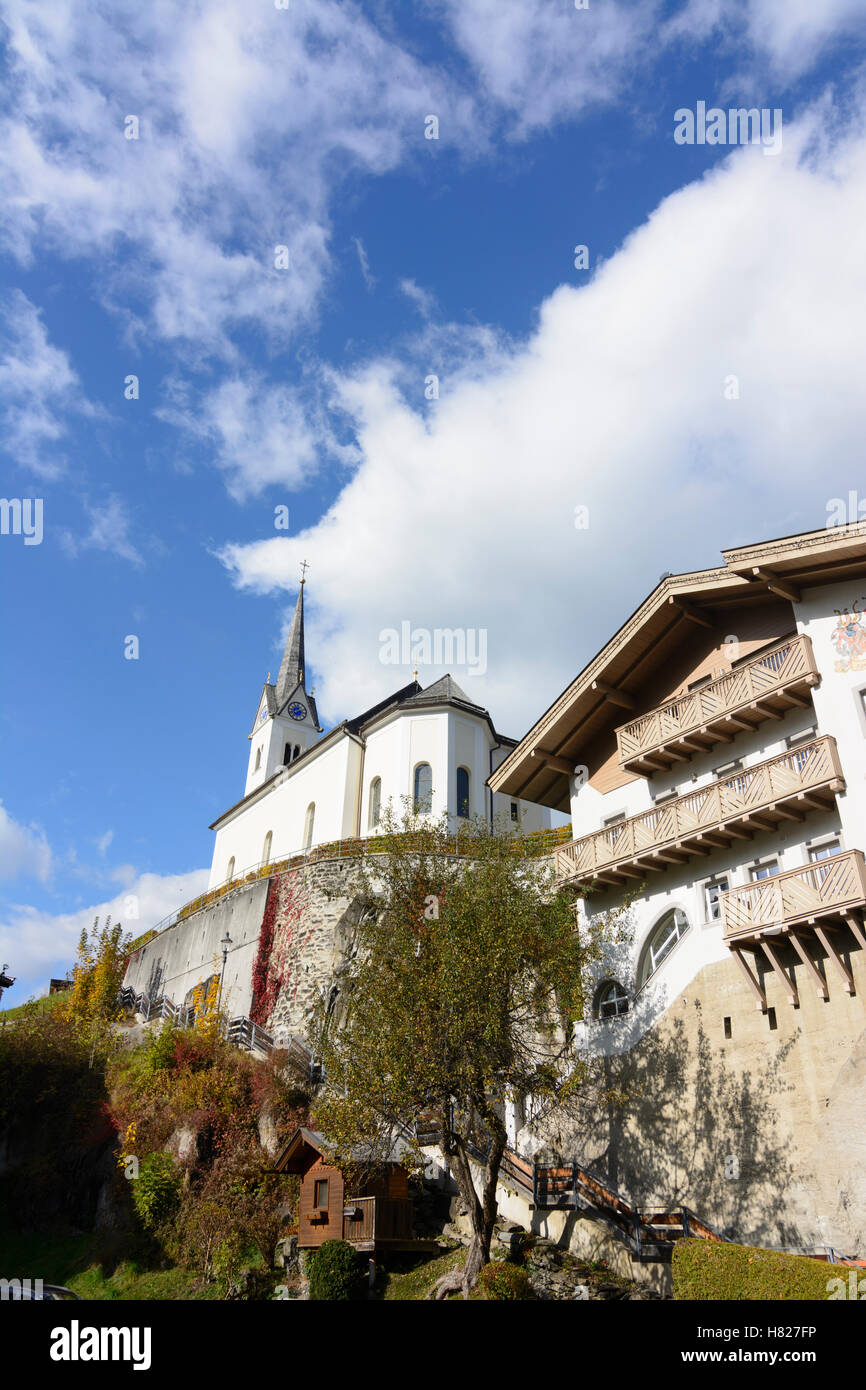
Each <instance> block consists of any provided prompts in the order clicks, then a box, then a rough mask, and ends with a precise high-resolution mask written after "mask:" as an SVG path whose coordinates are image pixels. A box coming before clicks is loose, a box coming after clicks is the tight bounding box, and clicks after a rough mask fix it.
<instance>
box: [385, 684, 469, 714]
mask: <svg viewBox="0 0 866 1390" xmlns="http://www.w3.org/2000/svg"><path fill="white" fill-rule="evenodd" d="M403 703H404V704H406V705H451V704H458V705H467V706H468V707H469V709H473V710H477V711H478V712H479V714H486V713H487V710H486V709H484V708H483V707H482V706H481V705H477V704H476V703H475V701H474V700H470V698H469V696H468V695H467V694H466V691H465V690H461V688H460V686H459V685H458V684H457V682H456V680H455V679H454V677H453V676H451V675H448V676H442V677H441V679H440V680H438V681H434V682H433V684H432V685H428V686H427V689H426V690H421V689H420V687H419V689H418V693H417V694H416V695H411V696H410V697H409V699H408V700H404V701H403Z"/></svg>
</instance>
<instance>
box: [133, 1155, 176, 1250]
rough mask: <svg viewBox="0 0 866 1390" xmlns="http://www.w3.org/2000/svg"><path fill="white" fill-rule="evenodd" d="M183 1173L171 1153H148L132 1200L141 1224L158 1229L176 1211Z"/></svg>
mask: <svg viewBox="0 0 866 1390" xmlns="http://www.w3.org/2000/svg"><path fill="white" fill-rule="evenodd" d="M180 1185H181V1174H180V1172H179V1171H178V1170H177V1168H176V1165H175V1162H174V1159H173V1158H172V1156H171V1154H167V1153H152V1154H147V1155H146V1157H145V1158H143V1159H142V1160H141V1163H140V1166H139V1172H138V1177H137V1178H136V1179H135V1181H134V1182H133V1184H132V1200H133V1203H134V1204H135V1210H136V1211H137V1212H138V1215H139V1217H140V1218H141V1222H142V1225H143V1226H144V1227H145V1228H146V1229H147V1230H149V1231H153V1230H156V1228H157V1227H158V1226H162V1225H163V1224H164V1222H166V1221H168V1219H169V1218H170V1217H171V1216H173V1215H174V1213H175V1211H176V1209H177V1205H178V1202H179V1201H180Z"/></svg>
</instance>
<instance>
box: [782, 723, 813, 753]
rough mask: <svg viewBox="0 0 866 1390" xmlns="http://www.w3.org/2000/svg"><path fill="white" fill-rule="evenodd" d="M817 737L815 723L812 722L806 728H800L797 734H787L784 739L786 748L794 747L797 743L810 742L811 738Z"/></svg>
mask: <svg viewBox="0 0 866 1390" xmlns="http://www.w3.org/2000/svg"><path fill="white" fill-rule="evenodd" d="M817 737H818V728H817V725H815V724H813V725H812V726H811V727H810V728H808V729H801V731H800V733H799V734H789V735H788V737H787V738H786V739H785V747H786V748H796V747H797V744H798V743H811V742H812V739H813V738H817Z"/></svg>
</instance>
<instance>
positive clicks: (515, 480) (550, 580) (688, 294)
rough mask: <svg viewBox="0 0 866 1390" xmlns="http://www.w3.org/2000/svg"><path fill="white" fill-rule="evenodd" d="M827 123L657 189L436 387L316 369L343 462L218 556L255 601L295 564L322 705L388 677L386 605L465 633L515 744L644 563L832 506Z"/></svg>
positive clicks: (856, 331) (846, 380)
mask: <svg viewBox="0 0 866 1390" xmlns="http://www.w3.org/2000/svg"><path fill="white" fill-rule="evenodd" d="M830 124H831V123H830V122H828V120H827V112H826V110H825V109H824V108H823V107H819V108H818V109H817V110H816V111H815V112H814V113H812V115H811V116H810V118H809V119H808V120H805V121H804V122H803V123H801V125H800V126H799V127H789V128H788V130H787V132H786V141H785V147H784V150H783V151H782V152H781V153H780V154H778V155H777V156H775V157H774V158H770V159H768V158H765V157H764V156H763V154H762V153H761V152H760V150H752V149H746V150H737V151H735V152H734V153H732V155H731V156H730V157H729V158H728V159H727V160H726V161H725V162H724V163H723V164H721V165H719V166H717V167H716V168H715V169H714V170H713V171H712V172H711V173H709V174H707V175H706V176H705V177H704V178H703V179H701V180H700V181H698V182H696V183H694V184H692V185H690V186H687V187H685V188H683V189H681V190H680V191H679V192H677V193H675V194H673V195H671V196H670V197H668V198H666V199H665V200H664V201H663V202H662V203H661V204H660V206H659V207H658V208H657V209H656V210H655V212H654V213H653V214H652V216H651V217H650V218H649V219H648V221H647V222H646V223H645V225H643V226H641V227H640V228H639V229H638V230H637V231H635V232H634V233H633V234H632V235H631V236H630V237H629V238H628V240H627V241H626V242H625V244H624V245H623V246H622V248H621V249H620V250H619V251H618V252H617V253H616V254H615V255H613V256H612V257H611V258H610V259H609V260H608V261H607V262H606V263H605V264H604V265H603V266H602V267H601V268H600V269H599V270H598V271H597V272H596V273H595V275H594V277H593V278H592V279H591V280H590V281H589V283H586V284H585V285H584V286H583V287H582V288H576V287H573V286H562V287H561V288H559V289H558V290H557V291H556V292H555V293H554V294H552V295H551V296H550V297H549V298H548V299H547V300H546V301H545V302H544V303H543V305H542V306H541V310H540V316H539V321H538V327H537V331H536V332H534V333H533V335H532V336H531V337H530V338H529V340H528V341H527V342H525V343H523V344H520V345H511V346H507V345H504V344H501V343H496V344H491V343H488V344H486V346H485V350H483V351H481V352H480V353H477V354H476V356H475V357H473V356H472V354H471V352H470V353H469V354H468V355H466V356H465V357H464V358H462V359H461V358H460V357H459V355H458V356H457V358H456V361H455V368H454V370H453V371H452V372H451V373H450V374H449V373H447V372H446V373H444V374H443V379H442V391H441V396H440V399H439V400H438V401H436V402H429V403H427V402H425V401H424V400H423V399H422V396H423V391H422V387H421V383H422V382H423V375H424V369H423V365H422V364H419V363H416V364H415V365H414V368H412V364H411V363H410V364H408V365H406V364H405V363H404V365H403V366H402V367H400V368H398V367H397V366H396V365H395V363H394V362H390V361H371V362H370V363H368V364H366V366H364V367H362V368H359V369H358V370H357V372H355V373H354V374H353V375H351V376H346V377H344V378H342V379H341V380H340V381H339V382H338V383H337V386H336V388H335V389H336V390H337V392H338V399H339V403H340V405H341V407H342V409H343V410H344V411H345V412H346V413H347V415H348V416H349V417H351V418H352V419H353V420H354V422H355V430H356V436H357V443H358V448H359V450H360V454H361V459H362V462H361V464H360V466H359V467H358V469H357V470H356V472H355V473H354V474H353V476H352V478H351V479H350V481H349V482H348V483H347V485H346V486H345V488H344V489H343V491H342V493H341V494H340V496H339V497H338V499H337V500H336V502H335V503H334V505H333V506H332V508H331V509H330V511H329V512H328V514H327V515H326V516H324V517H323V518H322V520H321V521H320V522H319V523H318V524H316V525H314V526H311V527H309V528H308V529H307V530H305V531H304V532H302V533H301V534H300V535H299V536H297V537H295V538H293V539H291V540H289V539H282V538H274V539H272V540H269V541H262V542H259V543H257V544H253V545H229V546H227V547H225V549H224V550H223V552H222V559H223V562H224V563H225V565H226V566H227V568H228V569H229V571H230V573H231V574H232V577H233V579H234V581H235V582H236V583H237V584H238V585H240V586H243V587H246V588H249V589H250V590H252V591H254V592H258V593H281V592H283V591H288V592H290V593H291V592H293V591H294V589H295V586H296V576H297V572H298V564H299V561H300V560H301V559H302V558H306V559H308V560H309V561H310V562H311V565H312V568H311V577H310V584H309V586H308V589H307V595H306V597H307V600H308V605H309V613H310V619H309V634H308V639H307V655H308V661H309V663H310V664H311V665H312V667H313V668H314V669H315V671H316V675H317V680H318V690H319V699H320V709H321V710H322V711H323V712H324V713H326V715H329V716H330V717H335V716H338V715H342V714H344V713H347V712H348V713H352V712H355V707H357V709H363V708H364V707H365V705H367V704H370V703H373V701H374V700H375V699H378V698H381V696H382V695H383V694H384V693H385V692H386V691H388V690H389V689H394V688H396V687H397V686H399V685H400V684H402V683H403V682H404V681H405V680H407V679H409V678H410V676H411V669H410V667H406V668H403V667H383V666H381V665H380V664H379V660H378V657H379V633H380V631H381V630H382V629H384V628H388V627H399V625H400V623H401V621H403V620H408V621H410V622H411V623H412V624H413V625H415V626H416V627H420V626H424V627H427V628H431V629H435V628H437V627H439V628H455V627H462V628H485V629H487V632H488V652H489V655H488V661H489V672H488V675H487V676H486V678H485V679H483V680H482V679H481V678H480V677H475V678H473V677H471V676H469V675H468V673H467V672H466V671H461V670H460V669H459V668H458V669H455V670H454V674H455V676H456V678H457V679H458V680H459V681H460V682H461V683H462V684H463V685H464V686H465V687H466V688H467V690H468V691H469V692H470V693H471V694H472V695H473V698H475V699H479V700H480V701H481V702H482V703H485V704H487V705H488V707H489V708H490V709H491V711H492V713H493V714H494V716H495V717H496V718H497V719H498V720H500V721H501V723H502V725H503V726H504V732H508V733H512V734H518V733H520V732H522V731H523V729H525V728H526V727H527V726H528V724H529V723H530V722H531V721H532V720H534V719H535V718H536V717H537V716H538V715H539V714H540V713H541V711H542V710H543V709H544V708H545V707H546V705H547V704H548V703H549V701H550V700H551V699H552V698H554V697H555V696H556V695H557V694H558V693H559V691H560V689H561V688H562V687H563V685H564V684H565V683H566V681H568V680H569V679H571V678H572V677H573V676H574V674H575V673H576V671H577V670H578V669H579V668H580V666H581V665H582V664H583V663H584V662H585V661H586V660H587V659H588V658H589V657H590V656H591V655H592V653H593V651H594V650H596V648H597V647H598V646H599V645H600V644H601V642H603V641H604V640H606V639H607V638H608V637H609V636H610V634H611V632H612V631H613V630H615V628H616V627H617V626H618V625H619V623H620V622H621V621H623V619H624V618H625V617H626V616H627V614H628V613H629V612H631V611H632V609H633V608H634V607H635V605H636V604H637V603H638V602H640V601H641V600H642V599H643V597H644V595H645V592H646V591H648V590H649V589H650V588H651V587H653V585H654V584H655V583H656V581H657V579H658V577H659V575H660V573H661V572H662V571H664V570H678V569H689V568H699V567H703V566H706V565H711V564H713V563H714V562H715V561H716V560H717V558H718V550H719V548H720V547H721V546H723V545H731V544H736V543H738V542H739V543H745V542H747V541H750V540H756V539H759V538H762V537H767V536H770V535H779V534H785V533H786V532H791V531H797V530H806V529H810V528H812V527H815V526H821V525H822V524H824V523H825V522H826V520H827V510H826V509H827V502H828V500H829V499H830V498H831V497H833V496H846V495H847V491H848V488H849V487H851V488H859V490H860V491H861V493H862V490H863V482H862V476H863V475H862V464H861V459H862V439H863V436H864V433H866V397H864V393H863V390H862V380H861V377H862V363H863V361H864V359H866V321H864V319H863V316H862V314H860V313H859V311H858V308H857V306H859V305H860V304H862V303H863V302H864V300H866V261H864V258H863V256H862V254H861V244H862V236H861V229H862V225H863V217H864V208H866V136H864V131H863V128H862V127H858V128H857V129H855V130H852V131H851V132H849V134H848V135H847V136H846V137H844V138H842V137H839V138H838V139H837V143H836V144H835V145H833V144H831V143H830V141H829V138H828V135H827V131H828V129H829V128H830ZM452 336H453V339H454V341H455V342H457V343H458V344H459V343H460V341H461V340H460V334H459V332H458V331H457V330H455V331H454V333H453V335H452ZM448 339H449V335H448V333H447V332H446V333H445V341H448ZM462 346H463V348H464V349H465V348H466V343H465V342H463V343H462ZM423 355H426V340H425V348H424V354H423ZM732 376H736V377H737V378H738V382H739V399H726V394H725V393H726V384H727V385H728V388H729V389H728V394H731V392H730V385H731V383H730V382H729V378H731V377H732ZM407 381H410V382H412V383H414V384H412V385H411V390H410V388H409V386H407ZM577 506H587V507H588V508H589V521H590V524H589V529H587V530H579V529H575V524H574V521H575V507H577ZM287 601H288V602H291V600H290V599H289V600H287ZM435 674H437V672H435V671H422V680H423V681H425V682H426V680H427V679H428V678H431V677H432V676H433V675H435Z"/></svg>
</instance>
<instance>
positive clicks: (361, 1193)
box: [275, 1127, 435, 1254]
mask: <svg viewBox="0 0 866 1390" xmlns="http://www.w3.org/2000/svg"><path fill="white" fill-rule="evenodd" d="M275 1167H276V1171H277V1172H278V1173H298V1174H299V1175H300V1178H301V1195H300V1201H299V1203H298V1249H299V1250H316V1249H318V1247H319V1246H320V1245H322V1244H323V1243H324V1241H326V1240H346V1241H348V1242H349V1244H350V1245H354V1247H355V1249H356V1250H363V1251H368V1252H370V1253H372V1254H375V1252H376V1251H377V1250H381V1249H389V1250H418V1249H424V1248H427V1247H429V1248H435V1242H430V1241H419V1240H413V1238H412V1200H411V1198H410V1196H409V1174H408V1172H407V1171H406V1169H405V1168H404V1166H403V1164H402V1163H399V1162H397V1161H395V1160H391V1161H389V1162H384V1163H383V1162H377V1163H370V1162H368V1161H366V1160H364V1158H363V1156H360V1155H359V1157H358V1161H357V1163H354V1162H353V1163H352V1164H351V1166H349V1165H347V1164H346V1165H343V1167H337V1166H336V1165H335V1164H333V1163H332V1162H331V1161H330V1159H329V1156H328V1148H327V1144H326V1141H325V1138H324V1136H323V1135H321V1134H316V1133H315V1132H314V1131H313V1130H310V1129H304V1128H303V1127H301V1128H300V1129H297V1130H295V1133H294V1134H293V1135H292V1137H291V1139H289V1141H288V1143H287V1144H286V1146H285V1148H284V1149H283V1151H282V1153H281V1154H280V1156H279V1158H278V1159H277V1162H276V1165H275Z"/></svg>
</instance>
